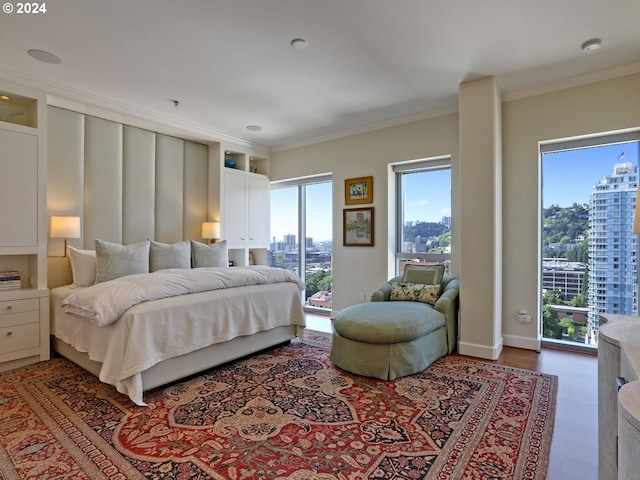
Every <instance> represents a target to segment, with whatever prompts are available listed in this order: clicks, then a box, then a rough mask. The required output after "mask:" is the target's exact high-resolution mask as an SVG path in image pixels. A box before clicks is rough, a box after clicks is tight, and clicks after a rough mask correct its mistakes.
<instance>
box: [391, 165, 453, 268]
mask: <svg viewBox="0 0 640 480" xmlns="http://www.w3.org/2000/svg"><path fill="white" fill-rule="evenodd" d="M393 171H394V172H395V175H396V192H397V200H396V205H397V208H398V212H397V219H398V223H397V233H396V238H397V241H396V271H397V274H398V275H401V274H402V273H403V272H404V266H405V265H407V264H410V263H411V264H435V263H444V264H445V265H447V270H448V266H449V264H450V260H451V160H450V158H448V157H447V158H435V159H427V160H421V161H419V162H411V163H403V164H398V165H394V166H393Z"/></svg>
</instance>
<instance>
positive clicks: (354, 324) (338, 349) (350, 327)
mask: <svg viewBox="0 0 640 480" xmlns="http://www.w3.org/2000/svg"><path fill="white" fill-rule="evenodd" d="M333 329H334V331H333V342H332V344H331V361H332V362H333V363H334V364H335V365H336V366H338V367H340V368H342V369H343V370H346V371H348V372H351V373H356V374H358V375H363V376H366V377H375V378H379V379H381V380H393V379H394V378H398V377H403V376H406V375H412V374H414V373H418V372H421V371H422V370H424V369H425V368H427V367H428V366H429V365H431V364H432V363H433V362H434V361H435V360H437V359H438V358H440V357H442V356H444V355H446V354H447V350H448V348H447V330H446V327H445V318H444V315H443V314H442V313H440V312H438V311H437V310H434V309H433V308H431V307H430V306H428V305H426V304H424V303H420V302H401V301H400V302H370V303H360V304H358V305H353V306H351V307H347V308H345V309H343V310H341V311H340V313H338V315H337V316H336V318H335V321H334V326H333Z"/></svg>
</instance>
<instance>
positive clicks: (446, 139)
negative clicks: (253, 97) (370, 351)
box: [271, 70, 640, 348]
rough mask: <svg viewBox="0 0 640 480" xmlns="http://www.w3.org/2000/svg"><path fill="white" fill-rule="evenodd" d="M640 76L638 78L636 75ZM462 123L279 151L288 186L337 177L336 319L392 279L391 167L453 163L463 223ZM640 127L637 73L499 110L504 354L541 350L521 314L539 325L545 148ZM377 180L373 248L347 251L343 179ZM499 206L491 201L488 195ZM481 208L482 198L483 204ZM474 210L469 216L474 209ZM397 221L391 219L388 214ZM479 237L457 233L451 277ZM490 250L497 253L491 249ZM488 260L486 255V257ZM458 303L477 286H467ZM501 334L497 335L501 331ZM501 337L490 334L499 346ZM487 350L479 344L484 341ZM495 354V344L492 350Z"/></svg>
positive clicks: (450, 120)
mask: <svg viewBox="0 0 640 480" xmlns="http://www.w3.org/2000/svg"><path fill="white" fill-rule="evenodd" d="M636 71H637V70H636ZM458 118H459V117H458V115H457V114H448V115H444V116H441V117H437V118H432V119H428V120H423V121H418V122H413V123H409V124H406V125H401V126H396V127H390V128H385V129H381V130H378V131H374V132H368V133H362V134H358V135H353V136H350V137H344V138H340V139H336V140H331V141H326V142H322V143H318V144H314V145H309V146H305V147H300V148H295V149H291V150H286V151H280V152H275V153H273V154H272V157H271V178H272V180H282V179H287V178H297V177H303V176H307V175H311V174H317V173H327V172H329V173H332V174H333V179H334V193H333V216H334V223H333V226H334V231H333V245H334V266H333V278H334V283H333V289H334V292H333V299H334V311H339V310H341V309H342V308H345V307H346V306H349V305H352V304H355V303H358V294H359V293H360V292H365V294H366V295H367V296H368V295H370V294H371V292H372V291H373V290H374V289H375V288H377V287H378V286H379V285H380V284H382V283H383V282H384V281H386V280H387V279H388V277H389V276H390V275H391V273H392V272H390V271H389V268H390V262H389V261H388V259H389V254H390V252H392V251H393V248H394V245H393V243H392V241H391V240H390V239H392V238H393V236H392V235H390V234H389V229H393V227H394V226H393V224H391V225H390V224H389V223H390V222H389V221H388V216H389V205H390V204H391V205H393V201H392V200H393V199H391V198H389V197H388V192H389V185H388V172H389V169H388V164H389V163H394V162H400V161H405V160H412V159H417V158H426V157H432V156H439V155H451V157H452V190H453V192H452V210H453V218H454V222H455V219H460V218H462V215H461V209H463V208H465V205H463V204H462V199H461V192H460V185H461V184H460V177H459V176H460V171H459V170H460V165H459V164H458V162H462V161H464V160H461V159H460V158H459V153H458V152H459V145H458V143H459V140H458V139H459V133H458V129H459V125H458ZM630 128H640V74H638V73H633V74H630V75H626V76H623V77H619V78H614V79H611V80H604V81H600V82H596V83H592V84H588V85H582V86H577V87H573V88H566V89H562V90H557V91H554V92H551V93H544V94H539V95H535V96H529V97H527V98H522V99H518V100H511V101H507V102H504V103H503V106H502V186H503V197H502V204H503V209H502V225H501V228H502V258H501V259H499V260H501V262H502V287H501V292H498V294H499V295H500V296H501V298H502V309H501V310H502V314H501V315H502V332H501V334H502V336H503V339H504V344H505V345H512V346H520V347H523V348H535V346H536V345H537V344H538V340H539V334H538V332H539V325H538V323H537V322H532V323H531V324H529V325H522V324H519V323H517V321H516V318H515V317H516V313H517V312H518V311H519V310H520V309H521V308H524V309H527V310H528V311H529V313H531V314H532V316H533V318H534V320H535V319H537V318H538V316H539V313H540V312H539V311H540V308H539V286H538V285H539V279H538V277H539V271H540V267H539V262H538V256H539V253H538V250H539V244H540V236H539V213H540V205H539V164H538V163H539V161H538V142H539V141H545V140H551V139H559V138H566V137H571V136H579V135H589V134H594V133H599V132H611V131H615V130H619V129H630ZM366 175H373V177H374V203H373V206H374V207H375V216H376V233H375V247H343V246H342V225H341V221H342V209H343V208H344V179H345V178H351V177H361V176H366ZM491 198H493V195H491ZM479 201H481V199H480V200H479ZM468 208H470V207H468ZM391 213H393V212H391ZM460 232H464V235H473V228H469V229H465V225H461V226H459V227H456V225H455V223H454V225H453V232H452V247H453V252H454V255H453V258H452V269H453V272H454V274H456V273H458V272H460V271H464V266H463V265H460V263H461V262H463V261H464V260H463V259H461V258H460V256H459V250H460V246H461V238H460V236H461V233H460ZM492 248H493V247H492ZM480 253H481V252H480V251H479V254H480ZM460 281H461V294H462V295H464V292H465V290H467V291H470V290H471V289H473V288H474V287H475V285H473V281H470V282H465V278H462V277H461V278H460ZM466 310H467V311H462V312H461V314H462V317H461V322H462V324H463V326H462V328H465V325H470V326H472V328H473V329H475V330H477V331H479V330H481V329H483V328H484V327H486V328H491V329H492V331H493V325H494V324H493V319H492V318H488V316H487V315H483V314H480V315H476V313H475V312H474V311H469V310H470V308H469V307H468V306H467V308H466ZM495 333H496V335H500V332H495ZM493 338H494V336H493V335H492V340H491V341H493ZM480 341H481V342H482V341H483V340H482V339H481V340H480ZM485 346H486V347H490V348H493V347H494V345H489V344H487V345H485Z"/></svg>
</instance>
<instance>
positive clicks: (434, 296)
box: [390, 282, 441, 305]
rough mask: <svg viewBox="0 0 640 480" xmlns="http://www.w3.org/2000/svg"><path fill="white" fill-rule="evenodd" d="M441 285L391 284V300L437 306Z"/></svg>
mask: <svg viewBox="0 0 640 480" xmlns="http://www.w3.org/2000/svg"><path fill="white" fill-rule="evenodd" d="M440 288H441V285H440V284H438V285H427V284H425V283H412V282H391V297H390V299H391V300H403V301H405V302H423V303H428V304H429V305H435V304H436V301H437V300H438V298H440Z"/></svg>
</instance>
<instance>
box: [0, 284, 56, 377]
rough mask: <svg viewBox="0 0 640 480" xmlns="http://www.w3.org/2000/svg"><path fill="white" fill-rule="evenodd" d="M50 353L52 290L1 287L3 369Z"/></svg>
mask: <svg viewBox="0 0 640 480" xmlns="http://www.w3.org/2000/svg"><path fill="white" fill-rule="evenodd" d="M49 355H50V351H49V290H46V289H42V290H36V289H30V288H25V289H16V290H4V291H0V371H4V370H10V369H12V368H17V367H21V366H24V365H28V364H30V363H35V362H39V361H44V360H49Z"/></svg>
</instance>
